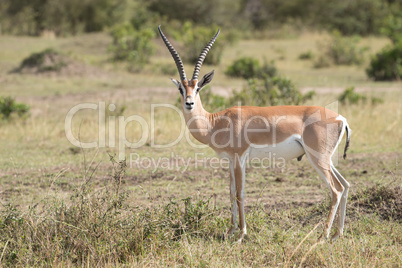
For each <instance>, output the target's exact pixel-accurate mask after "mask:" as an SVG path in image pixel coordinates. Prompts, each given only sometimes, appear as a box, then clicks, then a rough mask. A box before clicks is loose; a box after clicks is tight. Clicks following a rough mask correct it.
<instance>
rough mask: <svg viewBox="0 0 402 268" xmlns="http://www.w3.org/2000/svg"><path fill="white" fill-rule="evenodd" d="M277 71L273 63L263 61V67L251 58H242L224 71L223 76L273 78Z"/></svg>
mask: <svg viewBox="0 0 402 268" xmlns="http://www.w3.org/2000/svg"><path fill="white" fill-rule="evenodd" d="M276 73H277V69H276V67H275V64H274V62H273V61H271V62H270V63H268V62H267V61H264V64H263V66H261V64H260V62H259V61H258V60H257V59H255V58H252V57H244V58H239V59H237V60H235V61H234V62H233V63H232V64H231V65H230V66H229V67H228V68H227V70H226V72H225V74H226V75H228V76H232V77H241V78H244V79H250V78H263V77H273V76H275V75H276Z"/></svg>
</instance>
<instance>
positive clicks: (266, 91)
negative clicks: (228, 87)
mask: <svg viewBox="0 0 402 268" xmlns="http://www.w3.org/2000/svg"><path fill="white" fill-rule="evenodd" d="M314 95H315V93H314V91H310V92H308V93H307V94H302V93H301V92H300V91H299V90H297V89H296V87H295V85H294V84H293V83H292V81H291V80H290V79H288V78H282V77H273V78H268V77H267V78H264V79H261V80H257V79H250V80H248V86H247V87H245V88H243V89H242V90H241V91H239V92H238V91H235V92H234V93H233V96H232V97H231V98H230V99H229V100H228V101H229V103H230V104H231V105H237V104H241V105H252V106H275V105H291V104H293V105H298V104H301V103H303V102H305V101H306V100H308V99H311V98H312V97H313V96H314Z"/></svg>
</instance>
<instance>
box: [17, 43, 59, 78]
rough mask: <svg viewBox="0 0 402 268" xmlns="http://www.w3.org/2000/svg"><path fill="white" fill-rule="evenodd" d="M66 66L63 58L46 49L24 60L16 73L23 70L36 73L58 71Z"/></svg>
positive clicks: (52, 50)
mask: <svg viewBox="0 0 402 268" xmlns="http://www.w3.org/2000/svg"><path fill="white" fill-rule="evenodd" d="M66 65H67V63H66V61H65V57H64V56H62V55H61V54H60V53H59V52H58V51H56V50H54V49H53V48H47V49H45V50H43V51H41V52H38V53H33V54H31V55H30V56H28V57H27V58H25V59H24V60H23V61H22V62H21V64H20V66H19V68H18V69H17V70H16V71H21V70H23V69H31V70H34V71H35V72H38V73H42V72H50V71H60V70H61V69H62V68H63V67H65V66H66Z"/></svg>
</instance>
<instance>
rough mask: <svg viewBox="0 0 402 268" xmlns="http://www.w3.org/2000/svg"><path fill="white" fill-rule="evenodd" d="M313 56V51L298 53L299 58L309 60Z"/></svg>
mask: <svg viewBox="0 0 402 268" xmlns="http://www.w3.org/2000/svg"><path fill="white" fill-rule="evenodd" d="M312 58H313V52H311V51H306V52H303V53H301V54H300V55H299V60H310V59H312Z"/></svg>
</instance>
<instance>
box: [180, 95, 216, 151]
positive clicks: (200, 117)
mask: <svg viewBox="0 0 402 268" xmlns="http://www.w3.org/2000/svg"><path fill="white" fill-rule="evenodd" d="M195 101H196V103H195V106H194V109H193V110H192V111H191V112H189V111H186V109H185V108H183V114H184V119H185V121H186V125H187V127H188V129H189V131H190V133H191V135H192V136H193V137H194V138H195V139H196V140H198V141H199V142H201V143H203V144H209V143H210V134H211V133H210V132H211V128H212V125H213V122H212V121H211V119H212V117H211V114H210V113H209V112H207V111H206V110H205V109H204V107H203V106H202V102H201V98H200V96H198V98H196V100H195Z"/></svg>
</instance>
